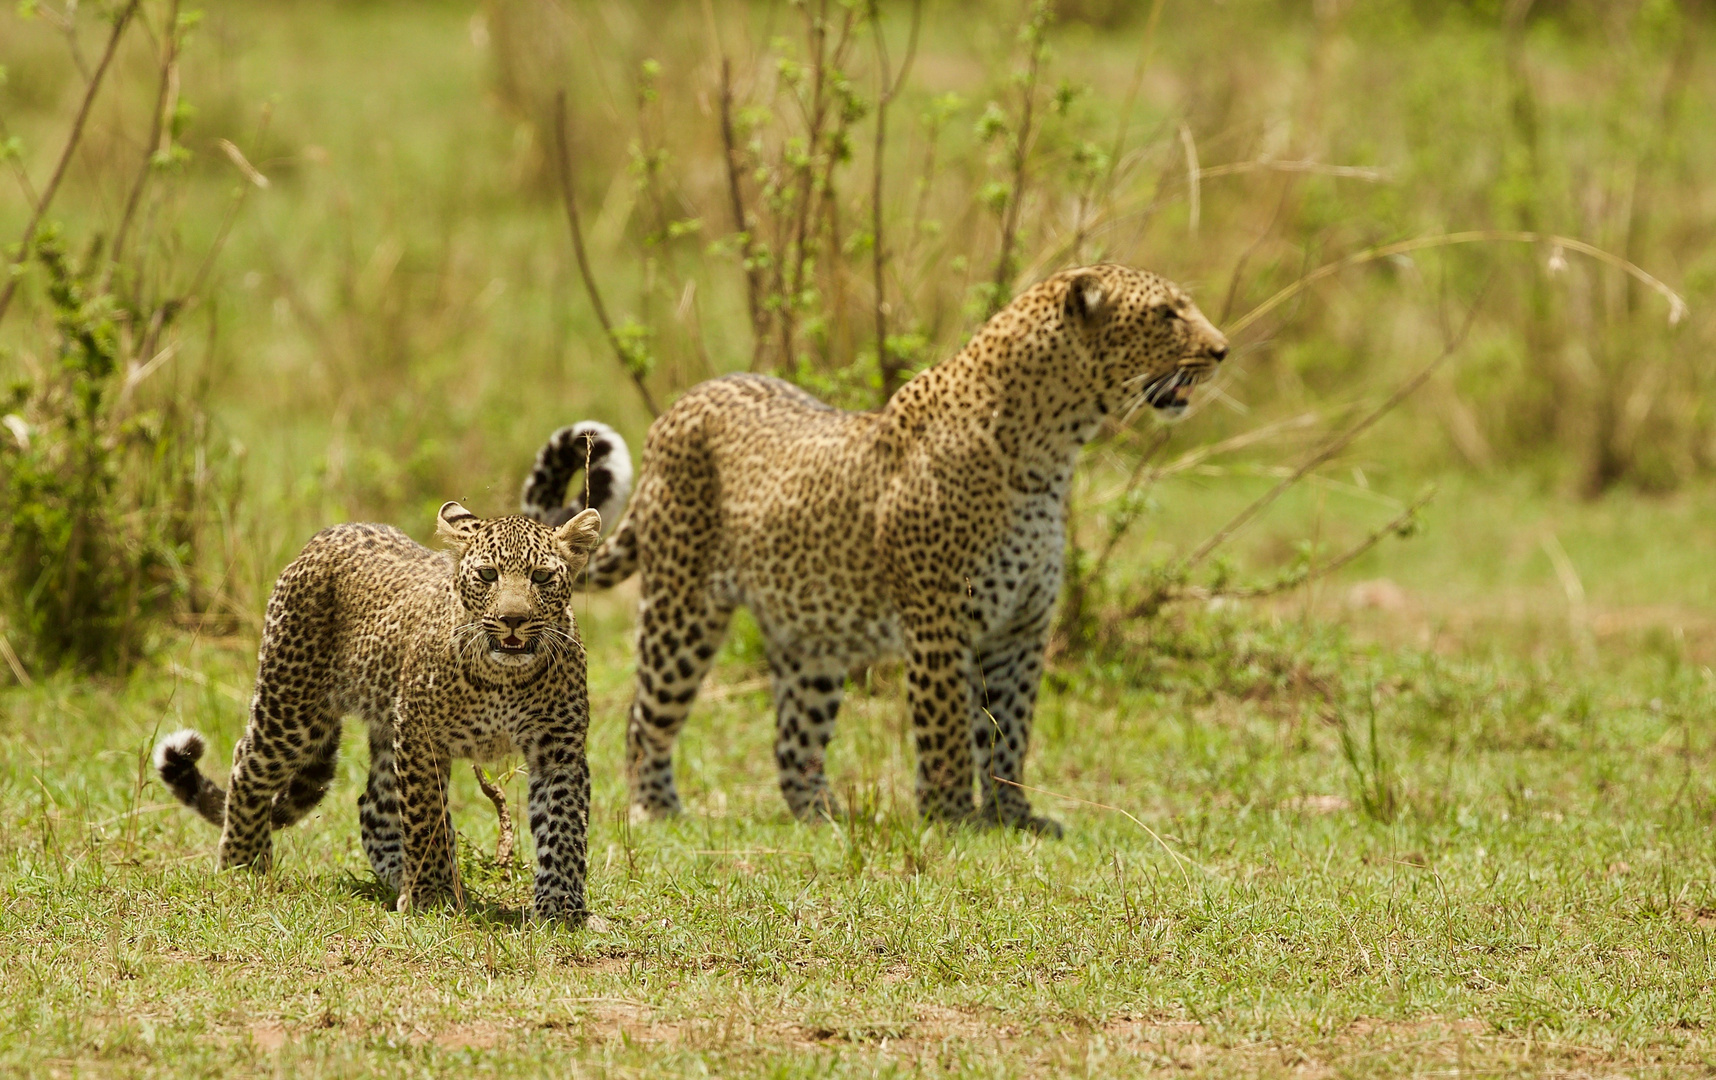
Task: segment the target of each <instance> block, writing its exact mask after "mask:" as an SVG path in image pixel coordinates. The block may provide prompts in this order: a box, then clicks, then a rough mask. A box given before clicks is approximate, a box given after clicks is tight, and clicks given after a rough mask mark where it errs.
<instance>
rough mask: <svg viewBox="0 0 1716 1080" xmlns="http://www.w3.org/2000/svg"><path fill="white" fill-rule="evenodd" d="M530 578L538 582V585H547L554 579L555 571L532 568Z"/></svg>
mask: <svg viewBox="0 0 1716 1080" xmlns="http://www.w3.org/2000/svg"><path fill="white" fill-rule="evenodd" d="M530 580H532V581H534V582H536V583H537V584H538V585H546V584H548V583H549V582H550V581H553V580H554V571H552V570H532V571H531V572H530Z"/></svg>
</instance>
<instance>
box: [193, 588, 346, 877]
mask: <svg viewBox="0 0 1716 1080" xmlns="http://www.w3.org/2000/svg"><path fill="white" fill-rule="evenodd" d="M300 561H301V562H302V561H304V560H303V557H300ZM315 576H316V570H315V568H314V567H306V566H301V565H300V563H299V562H295V563H294V564H293V565H292V566H288V567H287V568H286V572H285V573H283V574H281V576H280V583H279V584H278V585H276V586H275V589H274V595H273V596H272V597H270V598H269V601H268V618H267V621H266V623H265V624H264V626H263V632H262V647H261V649H260V650H259V651H258V656H257V664H256V692H255V694H254V695H253V696H252V697H251V702H250V723H249V725H248V726H247V727H246V729H245V732H244V737H243V738H242V739H240V740H239V741H238V746H237V747H236V748H234V750H233V755H232V777H231V779H230V781H229V782H228V787H227V793H226V815H225V821H224V823H223V826H222V829H221V837H220V854H219V857H218V865H219V866H220V867H221V869H226V868H228V867H234V866H249V867H253V868H255V869H258V870H266V869H267V868H268V867H269V865H270V863H271V861H272V847H271V841H270V837H269V833H270V831H271V830H272V829H275V828H279V827H281V826H282V825H289V824H291V823H292V822H294V821H296V820H298V818H300V817H302V816H303V815H304V814H305V813H307V812H308V811H309V808H310V807H312V806H314V805H315V804H316V803H317V802H319V801H320V800H321V797H322V795H323V794H325V793H326V791H327V786H328V783H329V781H330V780H331V779H332V778H333V769H334V760H335V756H336V755H337V753H338V751H339V736H340V733H339V727H340V717H339V713H338V711H337V710H336V709H335V708H334V702H333V697H332V694H331V679H332V665H331V663H330V660H329V658H328V657H326V656H323V655H320V652H321V650H320V649H318V648H317V645H318V644H319V643H320V642H322V641H323V640H325V639H326V636H327V617H326V611H327V605H326V602H325V601H326V597H325V595H324V592H325V587H324V586H322V585H321V584H319V583H317V582H316V581H315Z"/></svg>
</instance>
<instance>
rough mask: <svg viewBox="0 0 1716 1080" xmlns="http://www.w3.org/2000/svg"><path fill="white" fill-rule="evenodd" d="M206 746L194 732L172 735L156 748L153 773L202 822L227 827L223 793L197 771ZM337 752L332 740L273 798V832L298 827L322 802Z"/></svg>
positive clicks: (218, 786) (186, 731)
mask: <svg viewBox="0 0 1716 1080" xmlns="http://www.w3.org/2000/svg"><path fill="white" fill-rule="evenodd" d="M206 746H207V744H206V743H204V742H203V737H202V736H201V735H198V734H197V733H196V732H194V731H191V730H189V729H186V730H184V731H175V732H173V733H172V734H171V735H168V736H167V737H166V738H164V739H162V740H161V741H160V742H158V743H156V744H155V771H156V772H157V773H159V774H160V776H161V783H163V784H165V785H167V790H169V791H171V792H172V793H173V795H174V797H175V798H177V799H178V800H179V801H180V802H182V803H184V804H185V805H186V806H188V807H190V808H191V809H192V810H195V811H196V812H197V814H198V816H199V817H201V818H202V819H203V820H204V821H207V822H209V823H210V824H212V825H214V826H216V827H223V826H225V824H226V789H225V788H222V787H221V786H220V785H218V784H216V783H215V782H214V781H213V780H210V779H209V778H208V777H206V776H204V775H203V771H202V770H201V769H199V768H197V762H198V761H199V760H201V759H202V756H203V750H204V749H205V748H206ZM338 749H339V742H338V740H334V741H333V742H332V743H331V744H330V745H329V747H328V748H327V749H326V750H325V751H324V752H322V753H320V754H317V755H315V756H314V757H312V758H311V759H310V760H309V761H307V762H305V763H304V765H303V766H302V767H301V768H299V769H298V771H297V773H296V774H295V775H294V776H293V777H292V780H291V782H290V783H288V784H287V785H286V789H285V790H284V791H282V792H280V793H279V794H278V795H276V796H274V804H273V807H272V809H271V812H270V814H269V825H270V826H271V827H272V828H276V829H284V828H285V827H286V826H288V825H295V824H297V822H298V820H299V819H300V818H302V817H303V816H304V815H305V814H308V813H309V812H310V811H311V810H313V809H315V807H316V804H317V803H319V802H321V801H322V796H324V795H326V794H327V793H328V785H329V784H330V783H332V782H333V779H334V763H335V754H336V753H337V751H338Z"/></svg>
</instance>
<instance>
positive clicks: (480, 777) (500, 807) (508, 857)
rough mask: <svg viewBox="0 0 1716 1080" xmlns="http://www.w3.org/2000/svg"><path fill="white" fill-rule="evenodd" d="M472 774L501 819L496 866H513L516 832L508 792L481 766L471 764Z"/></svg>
mask: <svg viewBox="0 0 1716 1080" xmlns="http://www.w3.org/2000/svg"><path fill="white" fill-rule="evenodd" d="M471 772H473V773H475V774H476V777H477V786H478V787H480V788H482V789H483V794H484V795H487V796H488V797H489V802H492V803H494V804H495V816H496V817H497V818H499V819H500V838H499V839H498V840H496V841H495V864H496V865H497V866H511V865H512V849H513V842H514V832H513V826H512V811H511V810H510V809H509V808H508V807H507V804H506V792H504V791H502V790H501V788H500V785H498V784H496V783H495V782H494V781H493V780H491V779H490V778H489V774H488V773H487V772H486V771H484V769H483V767H482V766H481V765H478V764H477V763H476V762H474V761H473V762H471Z"/></svg>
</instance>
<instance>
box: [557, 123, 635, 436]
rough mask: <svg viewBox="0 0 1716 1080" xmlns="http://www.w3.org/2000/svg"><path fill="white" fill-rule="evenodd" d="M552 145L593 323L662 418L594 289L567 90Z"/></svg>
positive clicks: (599, 293)
mask: <svg viewBox="0 0 1716 1080" xmlns="http://www.w3.org/2000/svg"><path fill="white" fill-rule="evenodd" d="M554 144H555V148H556V149H557V150H558V151H559V153H558V155H557V157H556V161H555V164H556V166H557V167H558V169H559V173H560V198H561V201H562V202H564V203H565V204H566V221H567V224H568V225H569V226H570V227H571V231H572V251H573V253H574V254H575V255H576V256H577V257H578V273H579V274H580V275H581V276H582V277H583V278H584V291H585V293H586V294H587V295H588V296H589V298H590V306H591V307H592V308H594V309H595V312H596V321H597V322H599V323H601V324H602V333H603V334H605V335H606V336H607V338H608V344H609V345H610V346H612V347H613V350H614V358H615V359H616V360H618V361H619V362H620V367H621V368H623V369H624V370H625V373H626V374H627V375H629V376H631V380H632V385H634V386H636V387H637V390H638V396H639V397H641V398H643V403H644V408H646V409H648V410H649V414H650V416H651V417H656V416H660V415H661V410H660V409H658V408H656V405H655V398H654V396H652V395H651V394H650V392H649V387H648V386H646V385H644V380H643V375H642V374H641V373H640V372H638V371H637V370H636V369H635V368H634V367H633V366H632V364H631V362H630V361H629V360H628V359H627V357H626V350H625V347H624V346H623V345H621V344H620V339H619V336H618V335H617V334H615V333H614V324H613V323H611V322H609V321H608V309H607V307H606V306H605V305H603V303H602V294H601V292H600V291H599V290H598V289H597V288H596V276H595V274H593V273H591V272H590V257H589V255H588V254H586V253H585V251H584V228H583V226H582V225H580V224H579V223H578V199H577V196H575V195H574V194H573V192H572V153H571V150H570V149H568V147H569V143H568V140H567V138H566V91H564V90H560V91H557V92H556V93H555V95H554Z"/></svg>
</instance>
